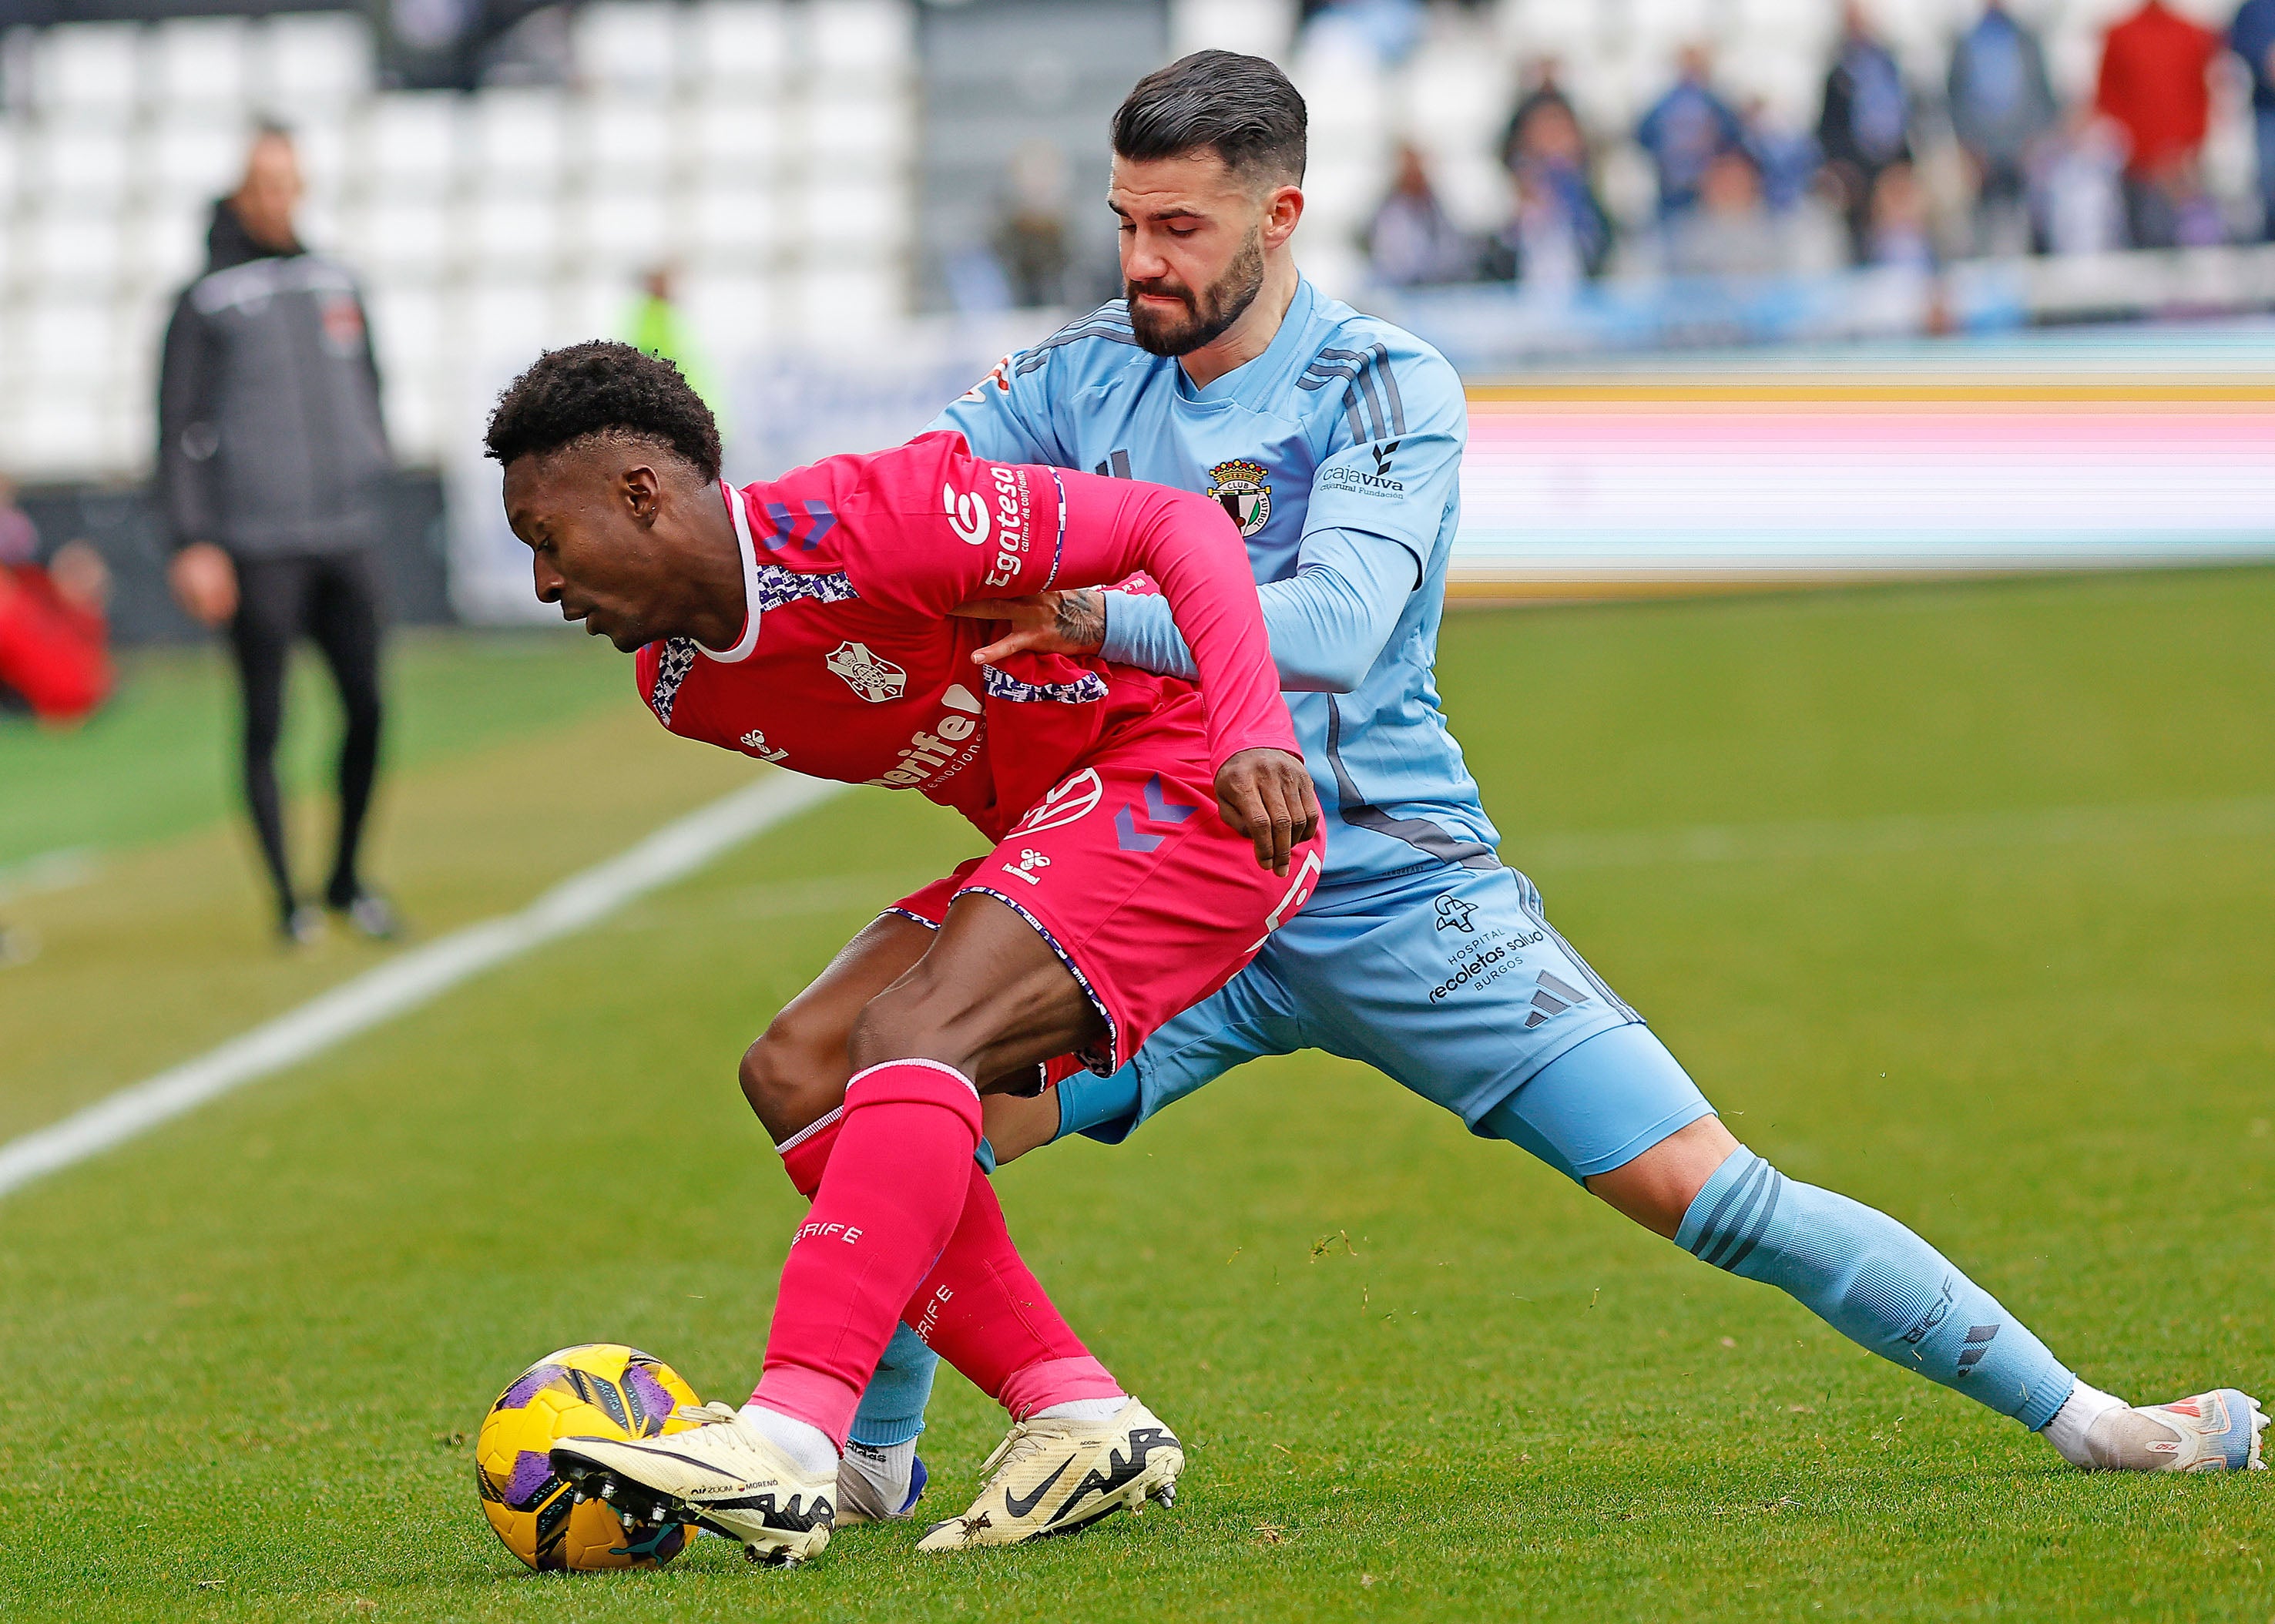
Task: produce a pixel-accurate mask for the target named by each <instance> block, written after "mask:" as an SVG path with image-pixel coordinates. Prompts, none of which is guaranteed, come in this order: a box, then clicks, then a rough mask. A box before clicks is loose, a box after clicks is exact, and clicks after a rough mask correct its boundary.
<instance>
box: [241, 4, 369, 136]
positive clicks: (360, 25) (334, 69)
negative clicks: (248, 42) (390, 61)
mask: <svg viewBox="0 0 2275 1624" xmlns="http://www.w3.org/2000/svg"><path fill="white" fill-rule="evenodd" d="M252 43H253V53H254V61H255V64H256V67H255V72H254V73H253V91H254V94H256V95H257V96H258V97H259V98H260V101H261V105H262V106H263V107H265V108H268V109H271V110H276V111H277V112H280V113H283V114H284V115H286V116H287V117H298V116H299V115H301V114H302V113H303V112H304V111H305V110H307V109H312V108H319V107H332V108H337V107H339V106H341V105H343V104H344V103H345V102H348V101H350V100H351V99H353V98H357V97H361V96H367V95H369V94H371V90H372V87H373V85H374V83H375V82H376V79H377V74H376V72H375V70H374V50H373V44H372V37H371V25H370V24H369V23H368V22H367V21H366V20H365V19H363V18H361V17H359V16H357V15H356V14H354V13H353V12H351V11H311V12H303V13H290V12H288V13H285V14H283V15H281V16H277V17H272V18H270V19H268V22H267V23H266V24H265V25H263V26H262V27H261V30H260V31H259V33H258V34H257V35H255V37H254V39H253V42H252Z"/></svg>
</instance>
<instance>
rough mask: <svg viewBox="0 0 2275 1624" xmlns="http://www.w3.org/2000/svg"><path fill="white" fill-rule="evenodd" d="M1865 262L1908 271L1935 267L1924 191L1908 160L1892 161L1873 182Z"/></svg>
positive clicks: (1933, 245) (1933, 244) (1933, 240)
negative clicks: (1869, 231) (1870, 221)
mask: <svg viewBox="0 0 2275 1624" xmlns="http://www.w3.org/2000/svg"><path fill="white" fill-rule="evenodd" d="M1864 259H1865V262H1866V263H1867V264H1870V265H1881V266H1899V267H1901V268H1904V269H1907V270H1922V271H1926V270H1933V269H1934V268H1935V238H1934V236H1933V233H1932V232H1931V230H1930V222H1929V218H1928V207H1927V190H1926V188H1925V187H1924V186H1922V185H1920V182H1919V172H1918V171H1917V170H1915V169H1913V168H1912V166H1911V165H1910V164H1908V163H1891V164H1890V165H1888V167H1887V168H1886V169H1884V170H1881V171H1880V178H1879V179H1878V180H1877V181H1875V182H1874V183H1873V184H1872V232H1871V238H1869V240H1868V241H1867V243H1866V245H1865V254H1864Z"/></svg>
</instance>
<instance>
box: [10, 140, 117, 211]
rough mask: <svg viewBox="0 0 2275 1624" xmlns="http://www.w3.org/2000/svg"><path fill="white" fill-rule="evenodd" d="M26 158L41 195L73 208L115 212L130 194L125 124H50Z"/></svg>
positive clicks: (31, 175) (31, 176)
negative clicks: (122, 199) (127, 193)
mask: <svg viewBox="0 0 2275 1624" xmlns="http://www.w3.org/2000/svg"><path fill="white" fill-rule="evenodd" d="M27 157H28V159H29V170H30V178H31V179H32V180H33V182H34V185H37V186H38V187H39V188H40V191H41V193H42V195H43V196H44V197H46V198H49V199H53V200H58V201H61V202H64V203H67V204H68V205H69V206H70V207H72V208H74V209H94V208H111V207H114V206H115V205H116V204H117V201H118V200H119V199H120V198H122V197H124V196H125V193H126V183H127V176H128V173H129V166H128V162H127V147H126V130H125V124H124V123H123V122H120V123H110V122H105V123H102V124H82V123H79V122H75V121H65V120H61V119H56V120H50V121H49V123H48V124H47V125H46V126H45V127H44V128H43V129H42V131H41V132H40V137H39V140H37V141H36V142H35V143H34V145H33V147H32V149H31V151H30V152H29V153H28V154H27Z"/></svg>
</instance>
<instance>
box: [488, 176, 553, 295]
mask: <svg viewBox="0 0 2275 1624" xmlns="http://www.w3.org/2000/svg"><path fill="white" fill-rule="evenodd" d="M466 220H467V223H468V226H469V228H470V230H469V235H470V238H471V241H470V242H469V245H468V246H469V248H470V249H471V251H472V252H471V253H470V255H469V259H470V262H471V264H472V267H473V268H474V270H475V272H476V273H477V274H478V275H483V276H489V275H495V274H498V273H501V272H505V271H512V272H517V273H538V272H543V273H550V272H551V270H552V268H553V265H554V261H555V260H556V258H557V257H558V255H559V253H560V224H561V211H560V209H559V208H558V207H557V206H556V202H555V200H554V199H553V197H552V196H551V195H550V193H544V192H539V191H535V190H533V189H517V188H513V187H510V186H498V185H495V183H494V184H493V185H492V188H491V189H490V190H488V191H487V192H484V193H477V194H476V195H475V197H474V199H473V200H472V207H471V208H469V209H468V210H467V211H466Z"/></svg>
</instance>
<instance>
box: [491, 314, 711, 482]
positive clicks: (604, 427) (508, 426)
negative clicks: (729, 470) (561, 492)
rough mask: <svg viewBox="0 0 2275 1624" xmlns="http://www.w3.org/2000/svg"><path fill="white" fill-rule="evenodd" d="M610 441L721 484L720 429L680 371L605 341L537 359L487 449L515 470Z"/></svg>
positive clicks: (503, 405) (509, 394) (505, 398)
mask: <svg viewBox="0 0 2275 1624" xmlns="http://www.w3.org/2000/svg"><path fill="white" fill-rule="evenodd" d="M612 439H627V440H638V441H642V442H646V443H647V444H650V445H654V446H656V447H658V448H659V449H665V450H669V451H670V452H671V453H672V454H673V455H674V456H676V457H678V458H679V459H680V460H681V461H683V462H684V463H686V464H687V465H689V466H691V467H692V468H693V469H694V470H695V472H697V473H699V474H700V475H701V476H702V477H703V478H704V479H705V480H716V479H717V478H718V477H719V465H720V461H721V458H720V453H719V425H718V424H717V422H716V421H714V419H713V418H712V416H711V408H710V407H708V406H707V405H705V404H703V397H701V396H700V395H698V394H697V393H696V392H695V391H694V389H692V388H691V387H690V386H689V384H688V381H687V380H686V379H685V378H684V377H682V376H681V375H680V372H679V368H678V367H676V366H673V365H672V364H671V363H670V362H669V361H667V360H664V359H661V358H659V357H657V356H653V355H650V354H648V353H646V351H641V350H635V349H633V348H632V347H631V345H630V344H617V343H616V342H614V341H613V340H610V339H605V338H595V339H592V340H590V341H588V342H586V343H585V344H571V345H570V346H569V347H568V348H566V349H564V350H548V351H546V352H545V353H544V354H543V355H540V356H539V357H538V358H537V360H536V362H535V363H534V364H533V366H531V367H530V368H529V370H528V371H526V372H525V373H523V374H521V376H519V377H518V378H516V379H515V380H514V381H512V383H511V384H510V385H508V386H507V388H506V391H505V393H504V394H503V395H501V396H499V397H498V404H497V409H496V410H495V411H494V412H491V413H490V426H489V431H488V434H485V435H484V436H483V441H482V444H483V449H485V450H486V451H487V452H488V454H489V455H490V456H492V457H495V458H497V460H498V461H499V462H501V463H506V464H510V463H512V462H513V461H514V460H515V459H516V458H518V457H546V456H549V455H551V454H552V453H553V452H555V451H558V450H560V449H562V448H563V447H564V446H569V445H574V444H576V443H577V442H580V441H588V440H612Z"/></svg>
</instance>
